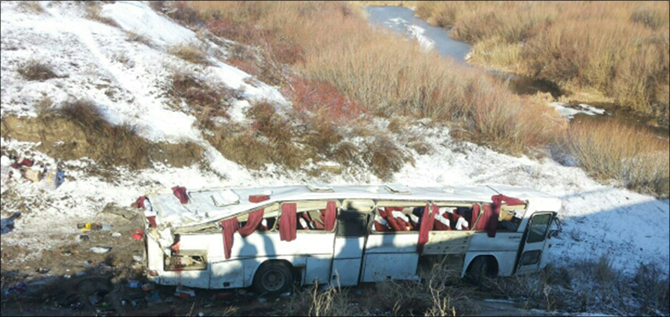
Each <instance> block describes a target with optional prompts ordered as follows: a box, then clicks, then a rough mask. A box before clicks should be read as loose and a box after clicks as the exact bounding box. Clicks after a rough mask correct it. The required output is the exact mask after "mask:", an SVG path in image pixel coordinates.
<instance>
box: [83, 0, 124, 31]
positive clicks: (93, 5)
mask: <svg viewBox="0 0 670 317" xmlns="http://www.w3.org/2000/svg"><path fill="white" fill-rule="evenodd" d="M84 5H85V6H86V18H87V19H90V20H94V21H98V22H101V23H104V24H107V25H109V26H113V27H119V24H118V23H116V21H114V19H111V18H108V17H103V16H101V15H100V10H102V8H101V7H100V3H99V2H97V1H87V2H85V4H84Z"/></svg>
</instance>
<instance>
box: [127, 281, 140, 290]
mask: <svg viewBox="0 0 670 317" xmlns="http://www.w3.org/2000/svg"><path fill="white" fill-rule="evenodd" d="M128 287H130V288H138V287H140V282H139V281H137V280H128Z"/></svg>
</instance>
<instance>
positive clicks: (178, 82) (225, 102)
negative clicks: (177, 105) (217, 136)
mask: <svg viewBox="0 0 670 317" xmlns="http://www.w3.org/2000/svg"><path fill="white" fill-rule="evenodd" d="M171 84H172V85H171V87H170V88H169V94H170V95H171V96H172V97H173V98H175V99H176V100H183V101H184V102H185V103H186V104H187V105H188V107H189V108H190V110H191V111H192V112H193V114H194V115H195V116H196V118H198V123H199V124H202V125H203V127H205V128H208V127H209V126H210V124H211V122H210V119H211V118H213V117H223V118H227V117H228V114H227V110H228V108H229V107H230V105H231V103H232V102H234V100H235V99H237V98H239V96H240V94H241V92H240V91H237V90H235V89H231V88H229V87H227V86H225V85H223V84H213V83H208V82H207V81H206V80H204V79H203V78H202V77H200V76H198V75H196V73H195V72H193V71H190V70H178V71H175V72H174V73H173V74H172V76H171Z"/></svg>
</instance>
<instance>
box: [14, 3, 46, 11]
mask: <svg viewBox="0 0 670 317" xmlns="http://www.w3.org/2000/svg"><path fill="white" fill-rule="evenodd" d="M18 7H19V8H20V9H21V10H23V11H26V12H31V13H35V14H41V13H45V12H46V11H45V10H44V8H43V7H42V6H41V5H40V4H39V1H21V2H19V4H18Z"/></svg>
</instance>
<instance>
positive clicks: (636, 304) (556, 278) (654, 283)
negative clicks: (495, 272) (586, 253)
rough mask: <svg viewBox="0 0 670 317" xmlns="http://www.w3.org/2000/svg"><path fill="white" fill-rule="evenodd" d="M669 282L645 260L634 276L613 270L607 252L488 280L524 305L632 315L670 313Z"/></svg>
mask: <svg viewBox="0 0 670 317" xmlns="http://www.w3.org/2000/svg"><path fill="white" fill-rule="evenodd" d="M668 285H669V284H668V278H667V276H664V274H662V273H661V269H660V268H659V267H657V266H656V265H646V264H640V265H639V266H638V267H637V271H636V273H635V275H634V276H632V277H631V276H628V275H626V274H623V273H622V272H619V271H616V270H615V269H613V268H612V265H611V262H610V259H609V258H608V257H607V256H601V257H600V258H599V259H598V260H595V261H594V260H587V261H581V262H576V263H571V264H568V265H567V266H566V267H562V268H555V267H552V266H547V267H546V268H545V269H544V270H543V271H542V272H539V273H535V274H529V275H516V276H511V277H499V278H496V279H494V280H487V281H486V282H485V287H486V288H488V289H489V294H490V295H489V296H494V297H500V298H504V299H521V300H524V301H525V303H524V309H543V310H546V311H548V312H555V311H562V312H568V313H578V312H581V313H583V312H598V313H602V314H616V315H628V316H639V315H657V316H658V315H667V314H668V312H670V307H669V305H668Z"/></svg>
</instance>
